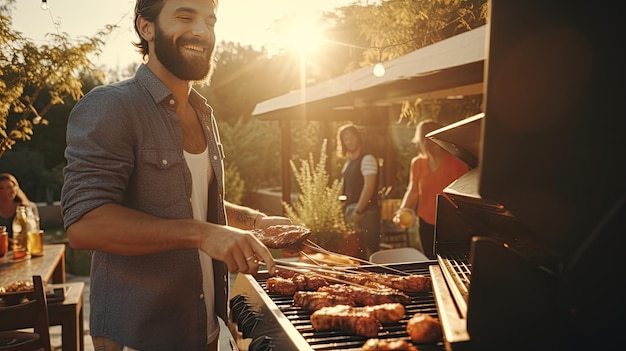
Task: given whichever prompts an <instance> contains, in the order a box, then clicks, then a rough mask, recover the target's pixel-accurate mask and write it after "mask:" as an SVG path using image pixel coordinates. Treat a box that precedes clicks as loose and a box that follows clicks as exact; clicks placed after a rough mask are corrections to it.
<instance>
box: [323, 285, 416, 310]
mask: <svg viewBox="0 0 626 351" xmlns="http://www.w3.org/2000/svg"><path fill="white" fill-rule="evenodd" d="M317 291H322V292H328V293H331V294H334V295H340V296H348V297H351V298H352V299H353V300H354V302H355V303H356V305H357V306H373V305H380V304H383V303H391V302H398V303H401V304H403V305H408V304H409V303H411V298H410V297H409V296H408V295H407V294H405V293H403V292H402V291H399V290H397V289H392V288H385V289H373V288H367V287H359V286H354V285H343V284H332V285H328V286H322V287H320V288H319V289H317Z"/></svg>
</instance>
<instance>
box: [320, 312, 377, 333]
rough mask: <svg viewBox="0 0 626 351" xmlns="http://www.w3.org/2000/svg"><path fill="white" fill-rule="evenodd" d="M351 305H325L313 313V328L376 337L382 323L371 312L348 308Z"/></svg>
mask: <svg viewBox="0 0 626 351" xmlns="http://www.w3.org/2000/svg"><path fill="white" fill-rule="evenodd" d="M345 307H348V308H350V306H343V307H342V305H338V306H333V307H324V308H322V309H319V310H317V311H315V312H313V313H312V314H311V325H313V329H315V330H317V331H320V330H342V331H345V332H348V333H353V334H357V335H361V336H365V337H369V338H372V337H375V336H377V335H378V331H379V330H380V328H382V325H381V324H380V322H379V321H378V319H376V317H374V316H373V315H372V314H371V313H369V312H365V311H353V310H350V309H346V308H345Z"/></svg>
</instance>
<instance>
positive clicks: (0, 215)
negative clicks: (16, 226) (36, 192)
mask: <svg viewBox="0 0 626 351" xmlns="http://www.w3.org/2000/svg"><path fill="white" fill-rule="evenodd" d="M19 205H25V206H30V207H31V208H33V207H34V209H33V210H36V209H37V208H36V206H35V204H34V203H32V202H31V201H30V200H29V199H28V197H27V196H26V194H24V192H23V191H22V189H21V188H20V184H19V183H18V182H17V179H16V178H15V177H14V176H13V175H12V174H10V173H0V226H5V227H6V228H7V232H8V233H9V242H11V239H12V238H13V218H14V217H15V211H16V210H17V207H18V206H19ZM34 213H35V215H37V212H34ZM9 250H10V245H9Z"/></svg>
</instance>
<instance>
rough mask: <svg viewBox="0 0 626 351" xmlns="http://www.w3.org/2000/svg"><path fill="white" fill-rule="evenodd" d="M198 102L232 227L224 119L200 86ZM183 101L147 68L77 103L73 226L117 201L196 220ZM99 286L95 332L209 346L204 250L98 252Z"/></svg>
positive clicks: (220, 206)
mask: <svg viewBox="0 0 626 351" xmlns="http://www.w3.org/2000/svg"><path fill="white" fill-rule="evenodd" d="M189 102H190V104H191V105H192V106H193V108H194V109H195V111H196V113H197V114H198V116H199V118H200V119H201V121H202V124H203V127H204V132H205V135H206V138H207V144H208V147H209V157H210V162H211V165H212V167H213V171H214V174H215V177H214V181H213V183H212V184H211V186H210V192H209V193H210V194H209V213H208V216H207V218H209V220H210V221H211V222H214V223H218V224H225V223H226V218H225V211H224V203H223V192H224V187H223V182H224V180H223V175H224V172H223V163H222V160H223V151H222V148H221V144H220V142H219V134H218V131H217V127H216V124H215V120H214V117H213V114H212V110H211V108H210V106H208V105H207V103H206V100H205V99H204V98H203V97H201V96H200V95H199V94H198V93H197V92H196V91H192V93H191V96H190V100H189ZM177 103H178V102H177V101H176V99H175V98H174V96H173V94H172V92H171V91H170V90H169V89H168V88H167V87H166V86H165V85H164V84H163V83H162V82H161V81H160V80H159V79H158V78H157V77H156V76H155V75H154V74H153V73H152V72H151V71H150V69H148V67H147V66H145V65H141V66H140V67H139V68H138V70H137V72H136V74H135V77H133V78H131V79H128V80H126V81H122V82H119V83H115V84H111V85H107V86H101V87H97V88H95V89H93V90H92V91H90V92H89V93H88V94H86V95H85V96H84V97H83V98H82V99H81V100H80V101H79V102H78V103H77V104H76V106H75V107H74V109H73V110H72V112H71V113H70V117H69V121H68V128H67V148H66V151H65V157H66V159H67V166H66V167H65V169H64V178H65V182H64V186H63V190H62V195H61V206H62V211H63V218H64V225H65V227H66V228H67V227H69V226H70V225H72V224H73V223H74V222H76V221H77V220H79V219H80V218H81V217H82V216H83V215H84V214H85V213H87V212H89V211H91V210H93V209H95V208H97V207H99V206H101V205H104V204H107V203H116V204H121V205H124V206H127V207H130V208H133V209H137V210H140V211H143V212H146V213H149V214H152V215H155V216H158V217H162V218H192V217H193V214H192V208H191V202H190V198H191V191H192V188H191V173H190V171H189V169H188V167H187V165H186V163H185V159H184V156H183V140H182V129H181V125H180V120H179V117H178V115H177V114H176V105H177ZM172 235H175V233H172ZM213 266H214V270H215V281H216V282H215V288H216V292H215V295H216V305H215V309H216V311H217V312H218V315H220V317H222V318H223V319H224V320H226V313H227V301H226V300H227V289H228V281H227V279H228V275H227V274H226V273H227V269H226V267H225V265H224V263H222V262H219V261H215V260H214V262H213ZM90 291H91V295H90V299H91V300H90V303H91V307H90V308H91V312H90V314H91V318H90V321H89V323H90V330H91V334H92V335H96V336H104V337H107V338H110V339H112V340H114V341H116V342H118V343H121V344H123V345H127V346H129V347H132V348H134V349H138V350H142V351H143V350H150V351H152V350H168V351H169V350H206V345H207V330H206V329H207V316H206V308H205V303H204V300H203V299H204V295H203V291H202V271H201V268H200V259H199V255H198V251H197V250H196V249H190V250H177V251H170V252H163V253H158V254H151V255H143V256H118V255H112V254H108V253H104V252H99V251H95V252H94V253H93V257H92V268H91V289H90Z"/></svg>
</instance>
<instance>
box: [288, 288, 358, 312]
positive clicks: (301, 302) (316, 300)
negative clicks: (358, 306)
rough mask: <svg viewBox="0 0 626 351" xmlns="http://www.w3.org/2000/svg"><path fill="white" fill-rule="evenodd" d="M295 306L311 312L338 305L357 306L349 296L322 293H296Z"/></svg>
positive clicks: (294, 296)
mask: <svg viewBox="0 0 626 351" xmlns="http://www.w3.org/2000/svg"><path fill="white" fill-rule="evenodd" d="M293 304H294V306H299V307H302V308H304V309H306V310H309V311H317V310H319V309H320V308H322V307H331V306H337V305H347V306H355V302H354V300H352V298H350V297H349V296H341V295H333V294H331V293H329V292H320V291H296V293H295V294H294V295H293Z"/></svg>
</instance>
